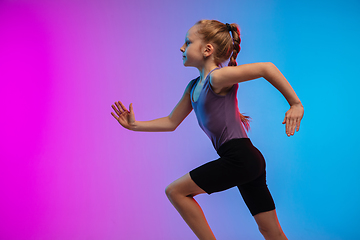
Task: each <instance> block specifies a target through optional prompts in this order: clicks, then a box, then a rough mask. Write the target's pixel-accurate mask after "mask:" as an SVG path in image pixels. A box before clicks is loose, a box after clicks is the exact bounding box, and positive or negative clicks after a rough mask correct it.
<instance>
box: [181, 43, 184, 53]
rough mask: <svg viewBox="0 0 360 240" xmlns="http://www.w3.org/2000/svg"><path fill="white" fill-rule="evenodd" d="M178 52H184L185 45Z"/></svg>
mask: <svg viewBox="0 0 360 240" xmlns="http://www.w3.org/2000/svg"><path fill="white" fill-rule="evenodd" d="M180 51H181V52H185V44H184V45H182V47H181V48H180Z"/></svg>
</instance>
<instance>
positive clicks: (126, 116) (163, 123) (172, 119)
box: [111, 82, 192, 132]
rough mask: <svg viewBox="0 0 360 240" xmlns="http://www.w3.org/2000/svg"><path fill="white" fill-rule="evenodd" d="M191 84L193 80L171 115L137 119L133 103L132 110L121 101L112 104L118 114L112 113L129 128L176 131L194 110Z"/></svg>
mask: <svg viewBox="0 0 360 240" xmlns="http://www.w3.org/2000/svg"><path fill="white" fill-rule="evenodd" d="M190 84H191V82H190V83H189V84H188V86H187V87H186V89H185V92H184V94H183V96H182V98H181V99H180V101H179V102H178V104H177V105H176V106H175V108H174V109H173V111H172V112H171V113H170V115H169V116H166V117H163V118H157V119H154V120H151V121H136V120H135V115H134V111H133V107H132V104H130V107H129V110H130V111H128V110H127V109H126V108H125V106H124V105H123V104H122V103H121V102H120V101H119V102H115V105H112V108H113V109H114V111H115V113H116V114H115V113H113V112H112V113H111V115H112V116H113V117H114V118H115V119H116V120H117V121H118V122H119V123H120V124H121V125H122V126H123V127H124V128H127V129H129V130H133V131H143V132H168V131H174V130H175V129H176V128H177V127H178V126H179V125H180V123H181V122H182V121H183V120H184V119H185V118H186V117H187V116H188V115H189V113H190V112H191V110H192V106H191V102H190Z"/></svg>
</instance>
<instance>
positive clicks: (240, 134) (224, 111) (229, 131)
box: [190, 68, 247, 150]
mask: <svg viewBox="0 0 360 240" xmlns="http://www.w3.org/2000/svg"><path fill="white" fill-rule="evenodd" d="M216 69H218V68H215V69H213V70H212V71H214V70H216ZM212 71H211V72H212ZM211 72H210V73H209V74H208V75H207V76H206V78H205V80H204V83H203V84H204V85H203V87H202V89H201V92H200V95H199V98H198V99H194V89H195V86H196V83H197V82H198V81H199V79H200V77H198V78H197V79H194V80H192V82H193V83H192V88H191V91H190V96H191V104H192V107H193V109H194V111H195V114H196V117H197V119H198V122H199V125H200V127H201V129H202V130H204V132H205V133H206V135H207V136H208V137H209V138H210V140H211V142H212V144H213V145H214V147H215V149H216V150H219V148H220V146H221V145H222V144H223V143H225V142H227V141H229V140H231V139H233V138H247V135H246V132H245V129H244V126H243V125H242V122H241V118H240V111H239V108H238V100H237V97H236V94H237V90H238V88H239V85H238V84H234V85H233V86H232V88H231V90H230V91H229V92H228V93H227V94H226V95H225V96H222V95H218V94H216V93H215V92H214V91H213V90H212V88H211V86H210V81H209V79H210V74H211ZM194 100H196V101H194Z"/></svg>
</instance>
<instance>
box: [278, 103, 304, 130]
mask: <svg viewBox="0 0 360 240" xmlns="http://www.w3.org/2000/svg"><path fill="white" fill-rule="evenodd" d="M303 116H304V107H303V105H302V104H301V103H298V104H294V105H292V106H291V107H290V109H289V110H288V111H287V112H286V114H285V118H284V121H283V122H282V123H283V124H285V130H286V135H288V137H290V136H291V135H294V133H295V129H296V131H299V129H300V121H301V119H302V118H303Z"/></svg>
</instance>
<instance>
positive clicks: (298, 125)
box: [296, 119, 301, 132]
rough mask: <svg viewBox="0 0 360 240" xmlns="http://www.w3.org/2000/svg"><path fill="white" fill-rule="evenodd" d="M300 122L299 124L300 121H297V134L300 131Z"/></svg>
mask: <svg viewBox="0 0 360 240" xmlns="http://www.w3.org/2000/svg"><path fill="white" fill-rule="evenodd" d="M300 122H301V120H300V119H299V120H298V122H297V128H296V131H297V132H298V131H299V130H300Z"/></svg>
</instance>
